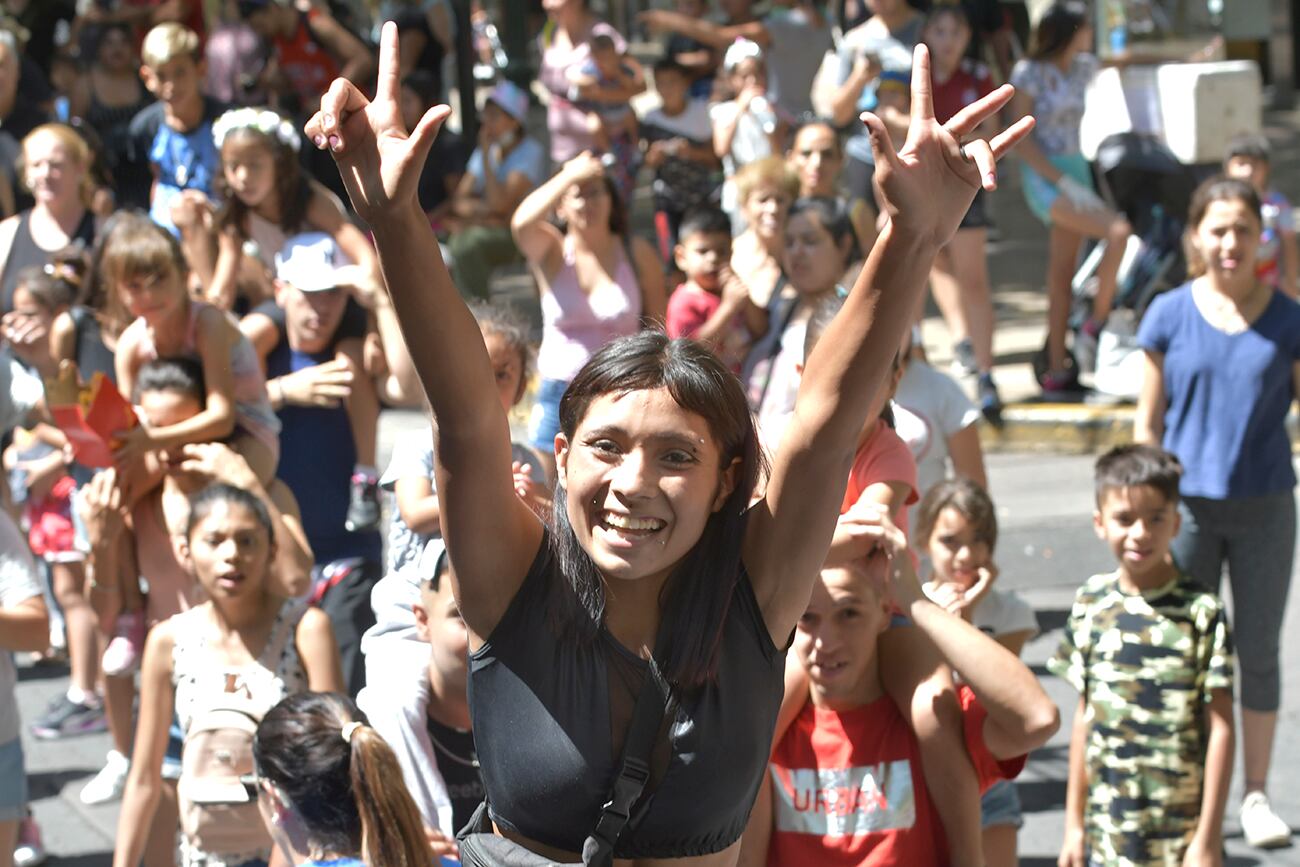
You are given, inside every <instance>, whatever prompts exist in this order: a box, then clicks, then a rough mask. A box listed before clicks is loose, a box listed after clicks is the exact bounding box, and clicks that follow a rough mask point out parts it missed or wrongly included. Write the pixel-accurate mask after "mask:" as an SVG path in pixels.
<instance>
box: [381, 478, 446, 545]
mask: <svg viewBox="0 0 1300 867" xmlns="http://www.w3.org/2000/svg"><path fill="white" fill-rule="evenodd" d="M393 493H394V494H396V495H397V512H398V514H399V515H401V516H402V520H403V521H404V522H405V523H406V526H408V527H410V528H411V530H412V531H413V532H416V533H440V532H442V511H441V509H439V508H438V495H437V494H435V493H434V492H433V483H432V482H430V481H429V480H428V479H427V478H420V477H419V476H407V477H405V478H401V479H398V480H397V483H396V484H395V485H394V486H393Z"/></svg>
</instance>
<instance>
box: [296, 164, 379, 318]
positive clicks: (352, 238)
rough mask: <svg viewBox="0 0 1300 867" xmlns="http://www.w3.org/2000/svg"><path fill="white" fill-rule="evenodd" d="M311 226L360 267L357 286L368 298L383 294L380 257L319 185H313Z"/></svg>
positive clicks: (333, 199) (332, 198) (309, 215)
mask: <svg viewBox="0 0 1300 867" xmlns="http://www.w3.org/2000/svg"><path fill="white" fill-rule="evenodd" d="M307 222H308V223H310V224H311V225H312V226H314V227H316V229H317V230H319V231H321V232H326V233H328V234H329V235H331V236H332V237H333V238H334V243H336V244H338V246H339V249H340V250H342V251H343V254H344V255H346V256H347V257H348V258H349V259H351V260H352V262H353V264H355V265H356V266H357V269H358V270H359V271H360V272H361V278H360V279H359V280H358V281H357V282H356V283H355V284H354V285H355V286H356V287H357V288H358V289H361V290H362V291H364V292H365V293H366V294H367V295H374V294H376V293H382V292H383V288H384V282H383V277H381V276H380V274H379V257H378V256H377V255H375V248H374V247H372V246H370V241H369V240H368V239H367V238H366V236H365V235H364V234H363V233H362V232H361V230H360V229H358V228H357V227H356V226H355V225H353V224H352V223H351V222H349V221H348V218H347V214H346V212H345V211H344V210H343V203H342V202H340V201H339V200H338V198H337V197H335V195H334V194H333V193H331V192H330V191H329V190H327V189H326V188H325V187H324V185H322V184H321V183H320V182H319V181H312V189H311V199H310V201H308V202H307ZM366 306H370V305H366Z"/></svg>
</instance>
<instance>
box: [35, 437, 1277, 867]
mask: <svg viewBox="0 0 1300 867" xmlns="http://www.w3.org/2000/svg"><path fill="white" fill-rule="evenodd" d="M420 423H421V422H420V420H419V418H418V417H417V416H415V415H414V414H410V413H391V414H388V415H386V416H385V420H384V428H385V436H384V437H383V440H384V442H385V443H387V442H391V438H392V433H393V431H394V430H395V429H398V428H407V427H411V426H414V425H417V424H420ZM989 469H990V485H991V489H992V491H993V494H994V497H995V499H996V501H997V503H998V507H999V515H998V519H999V522H1000V524H1001V534H1000V538H999V543H998V558H997V560H998V565H999V567H1000V569H1001V577H1000V578H999V581H1000V582H1001V584H1002V586H1004V587H1006V588H1010V589H1014V590H1017V591H1018V592H1020V593H1022V594H1023V595H1024V596H1025V598H1026V599H1027V600H1028V601H1029V602H1030V603H1031V604H1032V605H1033V606H1034V609H1035V610H1036V611H1037V612H1038V617H1039V622H1040V624H1041V626H1042V628H1043V634H1042V635H1041V636H1040V637H1038V638H1037V639H1035V640H1034V641H1032V642H1030V643H1029V645H1028V646H1027V647H1026V649H1025V657H1026V660H1027V661H1028V662H1029V664H1030V665H1031V666H1033V667H1034V670H1035V671H1036V672H1038V674H1039V675H1040V676H1041V677H1042V678H1043V681H1044V683H1045V684H1046V687H1047V690H1048V692H1049V694H1050V695H1051V696H1052V698H1053V700H1055V701H1056V702H1057V704H1058V705H1059V706H1060V707H1061V708H1062V727H1061V731H1060V732H1059V733H1058V734H1057V735H1056V736H1055V737H1054V738H1053V739H1052V741H1051V743H1049V744H1048V745H1047V746H1046V747H1044V748H1043V749H1042V750H1039V751H1038V752H1037V753H1035V754H1034V756H1033V757H1032V758H1031V760H1030V762H1029V766H1028V768H1027V769H1026V770H1025V772H1024V774H1023V775H1022V776H1021V778H1020V781H1019V786H1020V792H1021V797H1022V798H1023V800H1024V802H1025V810H1026V812H1025V827H1024V829H1023V830H1022V831H1021V834H1020V847H1021V853H1022V862H1021V863H1022V864H1024V865H1043V867H1045V865H1052V864H1055V863H1056V852H1057V847H1058V844H1059V840H1060V837H1061V832H1062V828H1063V809H1064V805H1065V779H1066V764H1067V762H1066V759H1067V754H1068V750H1069V746H1068V734H1067V733H1068V730H1069V723H1070V715H1071V713H1072V712H1073V711H1072V709H1073V708H1074V706H1075V703H1076V702H1077V696H1076V695H1075V694H1074V693H1073V691H1072V690H1071V689H1070V688H1069V687H1068V686H1066V685H1065V684H1064V683H1063V682H1062V681H1060V680H1059V679H1057V678H1055V677H1053V676H1051V675H1048V674H1047V673H1046V671H1045V670H1044V668H1043V663H1044V662H1045V661H1046V659H1047V658H1048V657H1049V656H1050V655H1051V654H1052V652H1053V651H1054V650H1055V648H1056V645H1057V643H1058V642H1059V640H1060V635H1061V627H1062V625H1063V624H1064V622H1065V618H1066V615H1067V614H1068V612H1069V608H1070V603H1071V600H1072V599H1073V596H1074V591H1075V589H1076V587H1077V586H1078V585H1079V583H1080V582H1081V581H1082V580H1083V579H1084V578H1086V577H1087V576H1088V575H1090V574H1092V573H1094V572H1098V571H1102V570H1107V569H1109V568H1111V566H1112V562H1111V560H1110V557H1109V554H1108V553H1107V551H1106V549H1105V547H1104V546H1103V545H1102V544H1101V543H1100V542H1099V541H1098V540H1097V539H1096V537H1095V536H1094V535H1093V532H1092V518H1091V515H1092V463H1091V459H1090V458H1084V457H1062V456H1052V455H1023V454H1021V455H992V456H990V457H989ZM1297 654H1300V614H1298V613H1297V606H1295V605H1292V606H1291V607H1290V609H1289V612H1288V617H1287V624H1286V628H1285V630H1284V635H1283V659H1284V664H1285V661H1289V660H1294V659H1296V657H1297ZM19 677H20V680H19V684H18V704H19V708H20V710H21V712H22V714H23V716H24V718H25V719H27V720H30V719H32V718H33V717H34V716H35V715H36V714H37V713H39V712H40V710H41V709H42V708H43V707H44V706H45V704H46V702H48V701H49V699H50V698H51V697H52V696H54V695H56V694H57V693H58V691H60V690H63V689H65V688H66V687H67V678H66V671H65V670H64V669H62V668H59V667H53V666H51V667H46V666H41V667H37V668H32V667H23V668H22V669H21V671H20V673H19ZM1283 677H1284V679H1285V682H1284V687H1283V706H1282V721H1281V724H1280V726H1279V729H1278V737H1277V748H1276V757H1275V760H1274V765H1273V767H1274V775H1273V785H1272V797H1273V801H1274V804H1275V805H1276V807H1277V809H1278V811H1279V812H1280V813H1281V814H1282V816H1283V817H1284V818H1285V819H1287V820H1288V821H1289V822H1290V823H1291V824H1292V825H1294V826H1300V790H1297V789H1293V788H1291V786H1290V784H1291V782H1293V781H1294V777H1292V774H1293V773H1294V772H1295V769H1296V768H1298V767H1300V737H1298V736H1300V722H1298V721H1297V709H1298V708H1300V669H1297V668H1296V667H1294V666H1291V667H1284V671H1283ZM23 741H24V749H25V750H26V752H27V769H28V773H29V778H30V782H31V786H32V795H33V799H34V803H33V807H34V810H35V812H36V816H37V819H38V821H40V823H41V825H42V827H43V829H44V832H45V841H46V844H47V846H48V848H49V850H50V853H51V863H52V864H54V865H60V867H61V865H75V867H100V865H107V864H109V863H110V858H111V850H112V840H113V835H114V829H115V827H116V821H117V810H116V805H110V806H104V807H96V808H88V807H85V806H83V805H82V804H81V803H80V802H79V801H78V800H77V792H78V791H79V789H80V787H81V785H82V784H83V783H84V782H85V780H86V779H87V778H88V777H89V776H90V775H91V774H93V773H94V772H95V771H96V770H98V768H99V767H100V765H101V763H102V762H103V758H104V754H105V753H106V752H107V750H108V738H107V736H105V735H92V736H85V737H80V738H72V739H66V740H60V741H54V742H51V741H37V740H34V739H32V738H31V737H30V735H29V734H28V733H26V732H24V736H23ZM1240 778H1241V773H1240V767H1238V769H1237V774H1236V776H1235V778H1234V793H1233V796H1232V799H1231V801H1230V803H1231V804H1233V805H1235V804H1236V802H1237V800H1239V798H1240ZM1229 812H1230V816H1229V820H1228V824H1227V828H1226V833H1227V834H1228V852H1229V856H1230V857H1229V859H1228V861H1227V863H1228V864H1229V865H1234V867H1246V865H1255V864H1260V865H1297V867H1300V849H1289V850H1284V851H1277V852H1272V853H1261V852H1255V851H1254V850H1251V849H1249V848H1248V847H1247V846H1246V845H1245V844H1244V843H1243V842H1242V840H1241V839H1240V831H1239V828H1238V826H1237V823H1236V818H1235V807H1233V808H1231V809H1230V811H1229Z"/></svg>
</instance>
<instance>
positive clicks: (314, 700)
mask: <svg viewBox="0 0 1300 867" xmlns="http://www.w3.org/2000/svg"><path fill="white" fill-rule="evenodd" d="M253 761H254V763H255V765H256V767H257V785H258V805H259V807H260V808H261V811H262V818H263V819H265V821H266V825H267V828H268V829H270V831H271V837H272V839H273V840H274V841H275V844H276V846H277V847H279V849H280V851H281V852H282V853H283V854H284V856H285V857H286V858H288V859H289V863H290V864H297V865H300V867H315V865H325V864H328V865H329V867H358V865H362V864H364V865H368V867H429V865H430V864H432V863H433V851H432V849H431V848H430V846H429V841H428V839H427V838H426V837H425V833H424V826H423V824H422V822H421V819H420V812H419V810H418V809H417V808H416V806H415V801H414V800H413V799H412V798H411V795H410V793H409V792H407V790H406V784H405V783H404V782H403V781H402V769H401V767H399V766H398V764H397V758H396V756H394V755H393V751H392V749H390V748H389V746H388V744H387V743H385V741H384V739H383V738H382V737H380V736H379V733H378V732H376V731H375V730H374V729H372V728H371V727H370V725H369V723H368V722H367V721H366V717H365V714H363V713H362V712H361V711H360V709H358V708H357V706H356V705H355V704H353V702H352V700H351V699H349V698H347V697H346V696H344V695H340V694H338V693H298V694H297V695H291V696H289V697H287V698H285V699H284V700H283V701H281V702H280V703H279V704H277V705H276V706H275V707H273V708H272V709H271V710H270V711H268V712H267V714H266V716H265V717H263V718H262V722H261V724H260V725H259V726H258V727H257V736H256V738H255V739H254V741H253ZM451 863H456V862H451Z"/></svg>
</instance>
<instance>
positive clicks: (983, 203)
mask: <svg viewBox="0 0 1300 867" xmlns="http://www.w3.org/2000/svg"><path fill="white" fill-rule="evenodd" d="M991 225H993V221H992V220H990V219H989V205H988V193H986V192H984V191H983V190H979V191H978V192H976V193H975V201H973V202H971V203H970V210H968V211H967V212H966V216H964V217H962V218H961V225H960V226H958V227H957V228H958V229H987V228H988V227H989V226H991Z"/></svg>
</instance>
